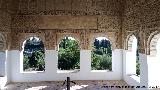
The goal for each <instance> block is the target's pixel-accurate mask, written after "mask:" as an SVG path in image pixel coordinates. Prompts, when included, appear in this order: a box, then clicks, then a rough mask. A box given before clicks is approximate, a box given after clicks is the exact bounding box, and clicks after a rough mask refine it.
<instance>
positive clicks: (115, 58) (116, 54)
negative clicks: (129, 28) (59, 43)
mask: <svg viewBox="0 0 160 90" xmlns="http://www.w3.org/2000/svg"><path fill="white" fill-rule="evenodd" d="M11 54H12V55H11V81H12V82H37V81H61V80H65V79H66V77H68V76H69V77H71V80H122V50H120V49H116V50H114V51H113V52H112V70H113V71H112V72H107V71H91V51H90V50H81V52H80V66H81V67H80V71H79V72H76V73H62V72H61V73H60V72H59V73H58V72H57V63H58V55H57V51H55V50H46V52H45V54H46V55H45V67H46V70H45V72H39V73H38V72H32V73H31V72H30V73H26V72H25V73H22V72H20V67H21V66H20V63H21V62H20V60H22V59H21V57H20V51H17V50H12V51H11ZM111 76H112V77H111Z"/></svg>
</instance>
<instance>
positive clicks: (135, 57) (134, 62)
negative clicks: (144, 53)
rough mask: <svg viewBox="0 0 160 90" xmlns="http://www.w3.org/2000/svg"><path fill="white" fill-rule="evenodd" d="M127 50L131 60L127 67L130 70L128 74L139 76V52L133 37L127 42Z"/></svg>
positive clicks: (135, 39)
mask: <svg viewBox="0 0 160 90" xmlns="http://www.w3.org/2000/svg"><path fill="white" fill-rule="evenodd" d="M128 50H130V51H131V56H130V58H131V60H129V61H130V63H128V64H129V65H128V67H127V68H129V69H130V74H133V75H137V76H139V75H140V62H139V51H138V41H137V38H136V37H135V36H134V35H131V36H130V37H129V40H128Z"/></svg>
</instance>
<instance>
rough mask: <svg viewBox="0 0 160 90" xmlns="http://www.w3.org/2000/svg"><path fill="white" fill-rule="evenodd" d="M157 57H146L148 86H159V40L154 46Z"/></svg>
mask: <svg viewBox="0 0 160 90" xmlns="http://www.w3.org/2000/svg"><path fill="white" fill-rule="evenodd" d="M156 50H157V55H155V56H154V57H152V56H148V60H147V61H148V77H149V86H160V70H159V69H160V39H159V40H158V42H157V45H156Z"/></svg>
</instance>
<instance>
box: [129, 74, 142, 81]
mask: <svg viewBox="0 0 160 90" xmlns="http://www.w3.org/2000/svg"><path fill="white" fill-rule="evenodd" d="M128 76H129V77H130V78H132V79H133V80H135V81H137V82H139V83H140V76H137V75H135V74H132V75H128Z"/></svg>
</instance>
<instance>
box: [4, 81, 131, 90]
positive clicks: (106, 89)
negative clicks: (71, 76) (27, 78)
mask: <svg viewBox="0 0 160 90" xmlns="http://www.w3.org/2000/svg"><path fill="white" fill-rule="evenodd" d="M74 82H75V83H76V84H74V83H71V87H70V88H71V90H133V89H132V88H125V87H124V88H122V86H128V85H127V84H126V83H125V82H124V81H74ZM63 83H64V82H62V81H61V82H58V81H57V82H25V83H10V84H8V85H7V86H6V87H5V88H4V89H3V90H67V89H66V84H64V85H63ZM110 86H112V88H111V87H110Z"/></svg>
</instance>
